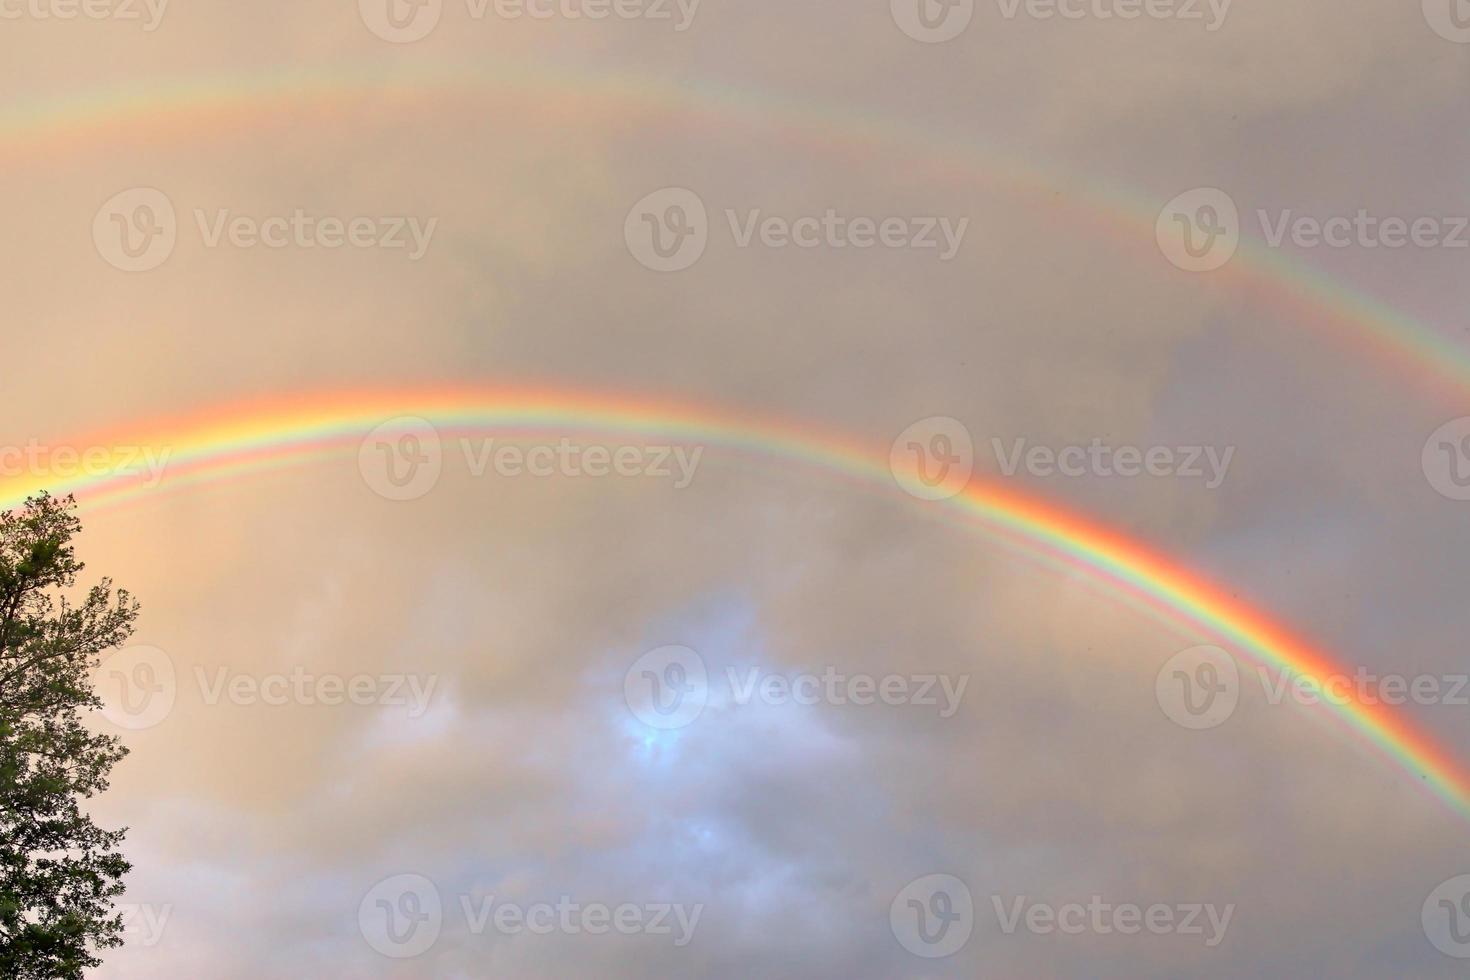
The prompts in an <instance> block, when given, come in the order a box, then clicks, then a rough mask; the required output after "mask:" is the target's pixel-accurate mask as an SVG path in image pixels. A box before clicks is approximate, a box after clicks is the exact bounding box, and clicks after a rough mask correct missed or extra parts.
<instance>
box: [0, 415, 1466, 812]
mask: <svg viewBox="0 0 1470 980" xmlns="http://www.w3.org/2000/svg"><path fill="white" fill-rule="evenodd" d="M405 417H416V418H421V419H424V420H427V421H428V422H430V423H431V424H432V425H433V426H434V427H435V428H436V429H437V430H438V431H439V432H440V433H441V434H444V435H465V434H474V433H480V434H487V435H507V434H509V435H543V434H555V433H575V434H580V435H588V436H593V435H595V436H600V437H617V438H623V439H627V440H628V441H630V442H644V443H647V442H651V441H655V440H657V441H659V442H662V443H671V444H676V445H690V446H693V445H699V446H705V447H709V448H710V449H712V450H716V451H717V452H716V453H711V454H709V455H711V456H713V455H720V456H727V455H734V454H742V455H743V454H750V455H754V456H756V457H761V458H764V459H768V460H776V461H781V462H791V463H796V464H799V465H801V466H804V467H809V468H815V469H816V470H818V471H821V472H824V473H826V474H829V475H832V476H837V477H842V478H846V479H848V480H850V481H855V482H856V483H858V484H860V485H862V486H864V487H866V488H867V489H869V490H872V491H874V492H880V493H883V494H886V495H888V496H889V497H890V498H892V499H896V500H902V501H906V502H908V503H910V504H916V505H917V504H918V503H919V502H917V501H914V500H913V499H912V498H909V497H908V496H907V495H906V494H904V493H902V492H900V490H899V489H898V488H897V486H896V485H895V482H894V478H893V474H892V473H891V471H890V468H889V452H888V447H871V446H865V445H862V444H860V443H858V442H856V441H854V440H852V439H850V438H847V437H843V436H840V435H837V434H833V433H830V432H823V431H818V430H816V429H809V428H800V427H797V426H794V425H792V424H791V423H789V422H784V421H778V420H769V419H756V418H753V417H751V416H747V415H734V414H730V413H723V412H718V411H714V410H711V409H708V408H703V407H699V406H694V405H688V404H678V403H674V402H656V401H652V400H647V399H640V398H631V397H626V396H605V397H604V396H595V395H591V394H588V393H586V392H582V391H558V390H553V389H546V388H493V389H491V388H470V387H466V388H444V387H440V388H433V389H425V390H404V391H362V392H355V393H340V394H315V395H297V396H290V397H285V398H280V399H276V400H273V401H267V402H260V403H255V404H248V405H236V406H231V407H228V408H225V409H222V410H218V411H214V412H210V413H205V414H201V415H195V416H190V417H183V418H175V419H168V420H163V421H161V422H157V423H154V424H152V425H145V426H139V427H135V428H132V429H130V430H127V431H117V432H112V433H107V434H103V435H101V436H95V437H90V438H87V439H80V440H76V441H74V442H72V443H71V445H72V446H74V447H77V448H78V449H81V448H82V447H86V446H107V447H115V448H121V447H148V448H150V449H152V450H153V451H154V453H155V454H157V455H162V454H163V453H164V452H165V451H166V452H167V453H168V455H167V460H168V463H167V466H166V468H165V470H164V475H163V478H162V480H161V481H159V482H157V483H154V484H151V485H150V480H149V478H148V476H147V475H146V474H143V473H139V472H126V473H120V472H108V473H100V474H98V475H94V476H85V477H77V478H74V479H71V480H55V479H50V478H48V477H47V476H45V475H40V476H33V477H28V478H26V479H23V480H9V481H6V482H3V483H0V508H9V507H13V506H15V505H16V504H18V503H20V502H22V501H23V500H24V498H25V497H26V496H27V495H29V494H32V493H35V492H38V491H39V490H42V489H49V490H51V491H52V492H54V493H73V494H75V495H76V496H77V498H78V501H79V502H80V503H81V504H82V505H83V506H84V507H86V508H88V509H94V508H110V507H115V506H119V505H122V504H125V503H127V502H130V501H137V500H143V499H147V498H148V497H149V496H151V495H154V494H159V493H164V492H169V491H172V490H175V489H178V488H183V487H187V486H191V485H197V484H201V483H207V482H211V481H220V480H226V479H230V478H235V477H241V476H244V475H246V474H250V473H255V472H260V471H264V470H269V469H276V468H281V467H288V466H295V465H301V464H305V463H309V462H312V461H321V460H323V459H327V458H334V459H342V460H348V459H352V460H355V459H356V458H357V456H358V453H359V450H360V449H361V447H362V445H363V443H364V440H365V438H366V437H367V436H368V435H369V434H370V433H371V432H372V431H373V430H374V429H377V428H378V427H379V426H381V425H383V424H384V423H387V422H390V421H394V420H398V419H402V418H405ZM707 461H708V457H707ZM350 465H353V466H356V465H357V464H356V462H353V463H351V464H350ZM922 506H923V507H926V508H931V511H930V512H931V513H944V514H947V515H948V516H949V517H950V518H951V519H953V520H954V521H956V522H957V523H960V524H963V525H964V526H966V527H967V528H971V529H974V530H976V531H979V532H981V533H983V534H986V535H988V536H990V537H992V538H995V539H997V540H999V541H1002V542H1004V543H1006V544H1008V545H1010V546H1013V547H1018V548H1021V549H1023V550H1025V551H1026V552H1027V553H1028V554H1031V555H1033V556H1035V557H1037V558H1039V559H1041V560H1043V561H1046V562H1048V563H1053V564H1060V565H1064V566H1066V567H1069V568H1073V569H1078V570H1081V571H1083V572H1085V573H1087V574H1088V575H1089V576H1090V577H1091V578H1092V579H1094V580H1102V581H1105V582H1107V583H1109V584H1110V585H1111V586H1112V587H1113V588H1114V590H1115V591H1116V592H1117V593H1118V594H1119V595H1121V596H1123V597H1126V598H1127V599H1129V600H1130V601H1132V602H1135V603H1139V604H1142V605H1144V606H1145V607H1147V608H1149V609H1151V610H1153V611H1155V612H1157V613H1159V614H1161V615H1163V616H1166V617H1168V618H1169V619H1171V620H1173V621H1175V622H1176V623H1179V624H1181V625H1184V626H1187V627H1188V628H1190V629H1192V630H1196V631H1200V630H1202V631H1204V632H1205V633H1206V634H1208V635H1210V636H1212V637H1214V638H1217V639H1218V640H1219V641H1221V642H1224V643H1226V644H1228V645H1230V646H1231V647H1232V648H1234V649H1236V650H1238V651H1240V652H1242V653H1244V654H1245V655H1247V656H1248V657H1250V658H1251V659H1253V660H1255V661H1256V662H1259V663H1261V664H1264V665H1267V666H1270V667H1274V668H1278V669H1281V670H1284V671H1286V672H1287V673H1288V674H1290V675H1296V676H1298V677H1302V678H1305V679H1308V680H1311V681H1315V682H1318V683H1322V682H1325V681H1326V680H1327V679H1329V678H1331V677H1340V676H1350V675H1351V674H1352V670H1351V668H1346V667H1344V666H1343V665H1342V664H1340V663H1338V662H1336V661H1335V660H1333V659H1332V658H1330V657H1329V656H1328V655H1327V654H1326V653H1324V652H1322V651H1320V650H1318V649H1316V648H1314V647H1313V646H1312V645H1310V644H1309V643H1307V642H1306V641H1305V640H1303V639H1301V638H1299V637H1297V636H1295V635H1293V633H1292V632H1291V631H1290V630H1289V629H1288V628H1287V627H1285V626H1283V625H1281V624H1279V623H1276V622H1274V621H1272V619H1271V618H1270V617H1268V616H1267V615H1266V614H1264V613H1262V612H1261V611H1259V610H1257V609H1254V608H1252V607H1251V606H1249V605H1247V604H1246V603H1244V602H1242V601H1240V600H1239V599H1237V598H1235V597H1234V596H1232V595H1231V594H1230V593H1229V592H1228V591H1226V590H1225V589H1223V588H1221V587H1220V586H1218V585H1215V584H1213V583H1211V582H1210V581H1208V580H1206V579H1205V578H1203V577H1202V576H1200V575H1198V574H1196V573H1195V572H1193V571H1191V570H1189V569H1187V568H1185V567H1184V566H1182V565H1180V564H1178V563H1176V562H1174V561H1172V560H1170V559H1169V558H1167V557H1165V556H1164V555H1162V554H1159V553H1158V552H1157V551H1155V550H1153V549H1152V548H1150V547H1148V546H1146V545H1144V544H1142V543H1140V542H1138V541H1136V540H1133V539H1130V538H1129V537H1127V536H1125V535H1123V534H1121V533H1119V532H1117V531H1115V530H1111V529H1109V528H1106V527H1103V526H1101V525H1099V524H1096V523H1094V522H1092V521H1090V520H1088V519H1085V518H1083V517H1081V516H1078V515H1076V514H1073V513H1070V512H1068V511H1066V510H1063V509H1061V508H1059V507H1057V506H1055V505H1053V504H1051V503H1049V502H1045V501H1042V500H1040V499H1037V498H1035V497H1033V496H1028V495H1027V494H1025V493H1022V492H1021V491H1019V490H1017V489H1016V488H1015V487H1013V486H1009V485H1003V484H1001V483H999V482H997V481H993V480H989V481H988V480H984V479H979V478H977V479H973V480H971V482H970V484H969V485H968V486H967V488H966V489H965V490H964V491H963V492H961V493H960V494H959V495H957V496H955V497H953V498H951V499H949V500H947V501H941V502H934V503H924V504H922ZM1330 708H1331V710H1333V711H1335V713H1336V715H1337V717H1338V718H1339V719H1341V720H1342V721H1343V722H1345V723H1346V724H1347V725H1349V726H1350V727H1351V728H1352V729H1353V730H1354V731H1356V732H1357V733H1358V734H1359V735H1361V736H1362V737H1364V738H1366V739H1367V740H1369V741H1370V742H1372V743H1373V744H1374V745H1376V746H1377V747H1378V749H1380V750H1381V751H1382V752H1384V753H1385V754H1387V755H1388V756H1389V757H1390V758H1391V759H1393V760H1394V761H1395V762H1396V763H1397V765H1398V766H1399V767H1400V768H1402V769H1403V770H1405V771H1406V772H1408V773H1410V774H1412V775H1414V776H1415V777H1416V778H1418V779H1421V780H1422V781H1423V782H1424V783H1425V784H1426V785H1428V786H1429V787H1430V788H1431V789H1432V790H1433V791H1434V792H1435V793H1436V794H1437V795H1438V796H1439V797H1440V798H1442V799H1443V800H1444V801H1446V802H1447V803H1448V804H1450V805H1451V806H1452V807H1453V808H1455V809H1456V810H1458V811H1459V812H1460V813H1461V814H1463V815H1466V816H1470V772H1467V770H1466V769H1465V768H1464V767H1463V766H1462V764H1461V763H1460V762H1459V761H1458V760H1456V759H1455V758H1454V757H1453V756H1452V755H1451V754H1450V753H1449V752H1448V751H1446V750H1445V749H1444V748H1443V747H1441V746H1440V745H1438V744H1436V743H1435V742H1434V741H1433V740H1432V739H1431V738H1430V737H1429V736H1428V735H1427V734H1425V733H1424V732H1423V731H1421V730H1419V729H1418V728H1416V727H1415V726H1414V725H1413V724H1412V723H1411V722H1410V721H1409V719H1408V718H1407V717H1405V716H1404V715H1403V714H1402V713H1401V712H1398V711H1395V710H1394V709H1393V708H1391V707H1388V706H1386V705H1385V704H1383V703H1381V702H1379V701H1373V703H1364V702H1362V701H1360V700H1357V699H1356V696H1355V695H1354V696H1352V697H1350V698H1349V699H1347V700H1345V701H1343V702H1342V703H1338V701H1337V700H1336V699H1334V700H1333V701H1332V702H1330Z"/></svg>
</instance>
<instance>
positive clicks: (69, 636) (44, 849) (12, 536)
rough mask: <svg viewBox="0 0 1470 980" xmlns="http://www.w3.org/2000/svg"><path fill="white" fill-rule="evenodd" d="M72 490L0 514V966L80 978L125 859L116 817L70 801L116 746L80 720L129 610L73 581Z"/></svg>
mask: <svg viewBox="0 0 1470 980" xmlns="http://www.w3.org/2000/svg"><path fill="white" fill-rule="evenodd" d="M75 512H76V503H75V501H73V500H72V499H71V498H70V497H68V498H66V499H64V500H58V499H56V498H54V497H51V496H50V495H49V494H42V495H40V496H38V497H33V498H31V499H29V500H27V501H26V504H25V506H24V507H21V508H17V509H16V510H13V511H10V512H8V513H6V514H4V515H0V977H4V978H7V980H9V978H17V980H40V978H45V980H53V978H73V977H75V978H80V977H81V976H82V971H83V970H84V969H86V968H88V967H92V966H96V965H98V962H99V961H98V959H97V957H96V953H97V951H99V950H102V949H107V948H111V947H115V946H118V945H121V943H122V938H121V935H122V929H123V923H122V920H121V917H120V916H119V914H118V912H117V910H116V908H115V907H114V905H113V900H114V899H115V898H116V897H117V896H118V895H120V894H121V893H122V891H123V886H122V877H123V875H124V874H126V873H127V871H128V870H129V868H130V865H129V864H128V862H127V861H126V860H124V859H123V857H122V855H121V854H120V853H119V851H118V846H119V845H120V844H121V842H122V839H123V835H124V834H125V833H126V830H111V831H109V830H102V829H101V828H99V827H98V826H97V825H96V824H94V823H93V822H92V818H91V817H90V816H89V815H87V814H86V813H84V812H83V811H82V807H81V802H82V801H83V800H86V799H88V798H90V797H92V796H93V795H95V794H97V793H99V792H101V791H103V790H105V789H107V778H108V774H109V773H110V772H111V770H112V767H113V765H115V764H116V763H117V761H118V760H119V759H121V758H122V757H123V756H124V755H126V754H127V750H126V749H124V748H123V747H122V745H121V744H120V743H119V742H118V740H117V739H116V738H113V737H111V736H107V735H100V734H97V733H95V732H92V731H89V730H88V729H87V727H86V725H85V718H86V715H87V714H89V713H90V712H92V711H93V710H95V709H97V708H99V707H100V706H101V701H100V699H99V698H98V697H97V694H96V692H95V690H94V689H93V686H92V677H93V672H94V670H95V669H96V667H97V666H98V663H99V655H100V654H101V653H102V652H103V651H106V650H110V649H112V648H114V647H116V646H118V645H120V644H122V643H124V642H125V641H126V640H127V639H128V637H129V636H130V635H132V631H133V623H134V621H135V620H136V619H137V616H138V607H137V604H136V603H134V602H133V600H132V598H131V597H130V596H129V595H128V594H127V593H126V592H124V591H122V590H118V591H117V593H116V594H115V595H114V593H113V588H112V582H111V581H110V580H108V579H103V580H102V581H101V583H100V584H98V585H96V586H93V587H92V588H91V589H90V590H89V591H87V592H85V593H84V594H82V593H76V592H75V589H74V586H75V582H76V578H77V574H78V573H79V572H81V571H82V569H83V565H82V563H81V562H80V561H78V560H77V558H76V555H75V553H74V551H73V547H72V543H71V542H72V539H73V538H74V537H75V535H76V534H77V532H78V531H80V530H81V522H80V521H78V520H77V517H76V513H75Z"/></svg>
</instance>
